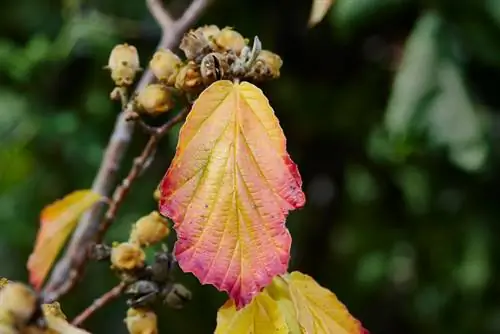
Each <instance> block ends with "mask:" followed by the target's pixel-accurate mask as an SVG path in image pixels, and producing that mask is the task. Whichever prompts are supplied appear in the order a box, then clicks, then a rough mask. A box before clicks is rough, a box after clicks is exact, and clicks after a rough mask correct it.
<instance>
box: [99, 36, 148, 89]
mask: <svg viewBox="0 0 500 334" xmlns="http://www.w3.org/2000/svg"><path fill="white" fill-rule="evenodd" d="M106 68H108V69H109V70H110V71H111V79H113V81H114V82H115V84H116V85H117V86H129V85H131V84H132V83H133V82H134V79H135V76H136V74H137V72H139V71H140V70H141V67H140V63H139V54H138V52H137V49H136V48H135V46H133V45H128V44H118V45H116V46H115V47H114V48H113V50H111V53H110V55H109V59H108V66H106Z"/></svg>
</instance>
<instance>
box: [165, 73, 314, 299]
mask: <svg viewBox="0 0 500 334" xmlns="http://www.w3.org/2000/svg"><path fill="white" fill-rule="evenodd" d="M301 187H302V180H301V177H300V174H299V172H298V169H297V166H296V165H295V164H294V162H293V161H292V160H291V158H290V156H289V155H288V153H287V152H286V139H285V136H284V134H283V130H282V129H281V127H280V126H279V122H278V119H277V118H276V117H275V115H274V111H273V109H272V108H271V106H270V105H269V101H268V100H267V98H266V97H265V95H264V94H263V93H262V91H261V90H260V89H258V88H257V87H255V86H254V85H252V84H250V83H247V82H243V83H240V84H238V83H235V84H233V83H232V82H230V81H227V80H223V81H217V82H215V83H213V84H212V85H211V86H210V87H208V88H207V89H206V90H205V91H204V92H203V93H202V94H201V95H200V96H199V98H198V100H197V101H196V102H195V103H194V105H193V108H192V110H191V112H190V114H189V115H188V117H187V120H186V122H185V124H184V125H183V127H182V129H181V131H180V135H179V142H178V145H177V151H176V154H175V157H174V159H173V161H172V164H171V166H170V168H169V169H168V171H167V173H166V175H165V177H164V178H163V180H162V182H161V184H160V189H161V199H160V203H159V204H160V212H161V213H162V214H163V215H165V216H168V217H170V218H171V219H172V220H173V221H174V228H175V229H176V232H177V238H178V240H177V243H176V246H175V256H176V258H177V260H178V262H179V265H180V267H181V268H182V270H183V271H185V272H191V273H193V274H194V275H195V276H196V277H197V278H198V279H199V280H200V282H201V283H202V284H212V285H214V286H215V287H216V288H217V289H219V290H221V291H226V292H228V293H229V295H230V296H231V298H233V299H234V300H235V302H236V306H237V307H242V306H244V305H246V304H248V303H249V302H250V301H251V300H252V298H253V297H254V296H255V295H256V294H257V293H258V292H259V291H261V290H262V288H263V287H264V286H266V285H267V284H268V283H269V282H270V281H271V280H272V278H273V277H274V276H275V275H278V274H283V273H285V272H286V269H287V266H288V261H289V258H290V246H291V237H290V233H289V232H288V230H287V229H286V227H285V224H284V222H285V219H286V216H287V214H288V211H290V210H293V209H296V208H300V207H302V206H303V205H304V203H305V195H304V193H303V192H302V190H301Z"/></svg>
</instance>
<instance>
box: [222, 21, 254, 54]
mask: <svg viewBox="0 0 500 334" xmlns="http://www.w3.org/2000/svg"><path fill="white" fill-rule="evenodd" d="M215 44H216V45H217V46H218V47H219V48H221V49H222V51H232V52H234V53H236V54H237V55H239V54H240V53H241V50H243V48H244V47H245V46H246V45H247V43H246V40H245V38H244V37H243V36H242V35H241V34H240V33H239V32H237V31H235V30H233V29H232V28H230V27H226V28H224V29H222V30H221V31H220V33H219V34H217V36H216V37H215Z"/></svg>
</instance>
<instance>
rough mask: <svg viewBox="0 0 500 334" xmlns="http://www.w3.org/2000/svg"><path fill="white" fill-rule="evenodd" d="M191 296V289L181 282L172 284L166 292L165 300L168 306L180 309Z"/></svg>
mask: <svg viewBox="0 0 500 334" xmlns="http://www.w3.org/2000/svg"><path fill="white" fill-rule="evenodd" d="M191 298H192V294H191V291H189V290H188V289H187V288H186V287H185V286H184V285H182V284H178V283H176V284H174V285H173V286H172V289H171V290H170V291H169V292H168V294H167V297H166V298H165V302H166V303H167V305H168V306H170V307H171V308H174V309H181V308H183V307H184V304H186V303H187V302H188V301H190V300H191Z"/></svg>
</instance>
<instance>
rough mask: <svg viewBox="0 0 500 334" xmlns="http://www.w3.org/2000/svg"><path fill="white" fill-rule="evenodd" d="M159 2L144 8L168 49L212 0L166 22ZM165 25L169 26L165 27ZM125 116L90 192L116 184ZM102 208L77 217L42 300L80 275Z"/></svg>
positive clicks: (143, 82) (125, 141)
mask: <svg viewBox="0 0 500 334" xmlns="http://www.w3.org/2000/svg"><path fill="white" fill-rule="evenodd" d="M159 1H161V0H148V7H149V8H150V10H151V11H152V13H151V14H152V15H153V16H154V17H155V19H158V20H159V18H160V16H161V15H163V19H161V21H158V24H159V25H160V27H161V28H162V33H163V34H162V38H161V40H160V43H159V44H158V48H170V49H171V48H173V47H174V46H175V43H176V42H177V41H178V40H179V39H180V37H181V36H182V35H183V34H184V32H185V31H186V30H187V29H188V28H189V27H190V26H191V25H192V24H193V23H194V22H195V21H196V20H197V18H198V17H199V16H200V15H201V13H203V11H204V10H205V9H206V8H207V7H208V5H209V4H210V3H211V2H212V0H193V2H192V3H191V4H190V5H189V7H188V8H187V9H186V10H185V11H184V13H183V14H182V16H181V17H180V18H179V19H177V20H175V21H171V22H170V21H168V20H165V17H167V16H165V14H159V13H158V12H157V11H165V9H164V8H163V6H157V5H155V6H151V4H154V3H155V2H157V3H159ZM167 15H168V13H167ZM167 24H169V25H168V26H167ZM153 79H154V76H153V74H152V72H151V70H150V69H147V70H146V71H145V72H144V74H143V75H142V77H141V79H140V81H139V83H138V85H137V87H136V90H135V91H136V92H138V91H140V90H141V89H143V88H144V87H146V86H147V85H148V84H149V83H151V82H152V81H153ZM127 116H128V111H127V110H122V112H121V113H120V115H119V116H118V118H117V120H116V123H115V127H114V129H113V133H112V135H111V138H110V140H109V143H108V146H107V147H106V151H105V153H104V158H103V160H102V162H101V166H100V167H99V171H98V173H97V176H96V178H95V179H94V182H93V184H92V190H93V191H95V192H97V193H99V194H102V195H103V196H106V197H109V196H110V194H111V192H112V190H113V188H114V186H115V184H116V178H117V172H118V169H119V167H120V165H121V163H122V161H123V158H124V156H125V153H126V151H127V148H128V146H129V143H130V141H131V139H132V135H133V132H134V122H129V121H127V119H126V118H127ZM148 144H149V143H148ZM155 146H156V145H155ZM127 191H128V189H127ZM104 209H105V206H104V205H95V206H94V207H92V209H90V210H89V211H88V212H87V213H86V214H85V215H84V216H83V217H82V219H81V220H80V222H79V224H78V226H77V228H76V230H75V232H74V233H73V237H72V238H71V241H70V242H69V245H68V247H67V250H66V252H65V254H64V255H63V256H62V257H61V259H60V260H59V262H58V263H57V265H56V266H55V267H54V270H53V272H52V275H51V277H50V279H49V280H48V282H47V284H46V286H45V289H44V290H43V296H44V300H45V301H47V302H51V301H54V300H57V299H59V298H60V297H61V296H62V295H64V294H65V293H67V292H68V291H69V290H70V289H71V288H72V287H73V286H74V285H75V284H76V281H77V280H78V278H79V277H81V273H82V271H83V269H84V267H85V263H86V260H87V257H88V252H87V250H88V247H89V245H90V244H92V242H93V240H94V239H95V236H96V233H99V230H100V227H99V225H100V221H101V217H102V215H103V213H104ZM115 210H116V209H115ZM108 211H109V210H108ZM106 216H107V214H106ZM101 229H102V228H101Z"/></svg>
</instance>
